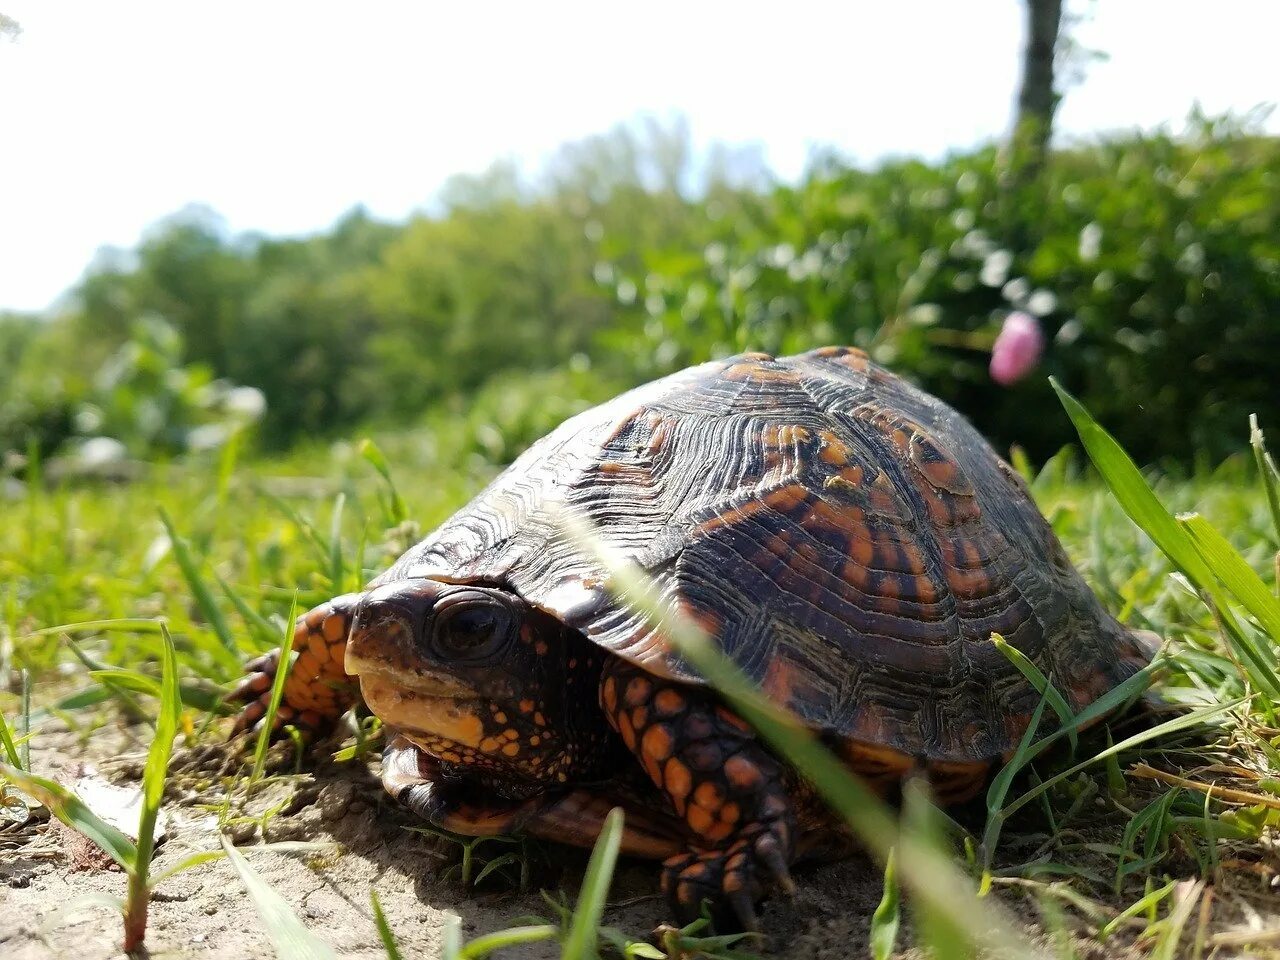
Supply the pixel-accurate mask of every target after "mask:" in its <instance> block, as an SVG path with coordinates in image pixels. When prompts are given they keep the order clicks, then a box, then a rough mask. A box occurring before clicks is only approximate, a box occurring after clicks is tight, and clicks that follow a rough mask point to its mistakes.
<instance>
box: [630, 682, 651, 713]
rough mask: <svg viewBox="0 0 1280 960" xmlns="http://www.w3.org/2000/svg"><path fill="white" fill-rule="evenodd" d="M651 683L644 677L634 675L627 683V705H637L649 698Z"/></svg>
mask: <svg viewBox="0 0 1280 960" xmlns="http://www.w3.org/2000/svg"><path fill="white" fill-rule="evenodd" d="M651 693H653V684H652V683H650V682H649V681H648V680H646V679H645V678H644V677H636V678H634V679H633V680H632V681H631V682H630V683H628V684H627V692H626V697H625V702H626V704H627V706H628V707H638V706H640V705H641V704H642V703H646V702H647V701H648V700H649V695H650V694H651Z"/></svg>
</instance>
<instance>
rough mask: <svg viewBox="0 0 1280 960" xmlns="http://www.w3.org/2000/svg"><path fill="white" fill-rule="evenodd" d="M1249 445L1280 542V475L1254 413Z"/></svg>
mask: <svg viewBox="0 0 1280 960" xmlns="http://www.w3.org/2000/svg"><path fill="white" fill-rule="evenodd" d="M1249 445H1250V446H1252V447H1253V459H1254V462H1256V463H1257V464H1258V477H1259V479H1261V480H1262V489H1263V491H1264V492H1265V493H1266V495H1267V507H1268V508H1269V509H1270V510H1271V523H1272V525H1273V526H1274V527H1275V528H1276V541H1277V542H1280V473H1278V472H1277V471H1276V464H1275V461H1274V460H1272V459H1271V454H1270V453H1268V452H1267V444H1266V440H1265V439H1264V438H1263V436H1262V428H1261V427H1260V426H1258V415H1257V414H1256V413H1251V414H1249Z"/></svg>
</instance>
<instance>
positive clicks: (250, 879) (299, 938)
mask: <svg viewBox="0 0 1280 960" xmlns="http://www.w3.org/2000/svg"><path fill="white" fill-rule="evenodd" d="M222 849H223V850H225V851H226V853H227V859H228V860H230V861H231V866H232V867H234V868H235V871H236V873H237V874H239V875H240V882H241V883H243V884H244V888H245V890H247V891H248V893H249V899H250V900H252V901H253V906H254V908H255V909H256V910H257V911H258V916H259V917H261V918H262V926H263V928H264V930H265V932H266V934H267V939H268V940H270V941H271V945H272V946H273V947H274V948H275V951H276V956H277V957H278V958H280V960H334V958H336V957H337V954H336V953H334V952H333V950H332V948H330V946H329V945H328V944H327V943H325V942H324V941H323V940H321V939H320V938H319V937H317V936H316V935H315V934H313V933H312V932H311V931H310V930H308V929H307V928H306V927H305V926H304V925H303V923H302V921H301V920H299V919H298V915H297V914H296V913H294V912H293V909H292V908H291V907H290V906H289V904H287V903H285V901H284V898H283V897H281V896H280V894H278V893H276V892H275V891H274V890H272V889H271V886H270V884H268V883H267V882H266V881H265V880H263V879H262V877H260V876H258V872H257V871H256V870H254V869H253V867H251V866H249V862H248V861H247V860H245V858H244V856H243V855H242V854H241V853H240V851H239V850H237V849H236V848H235V847H233V846H232V845H231V844H230V843H229V842H228V841H227V838H226V837H223V838H222Z"/></svg>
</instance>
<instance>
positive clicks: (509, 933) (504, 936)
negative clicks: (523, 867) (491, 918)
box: [458, 923, 596, 960]
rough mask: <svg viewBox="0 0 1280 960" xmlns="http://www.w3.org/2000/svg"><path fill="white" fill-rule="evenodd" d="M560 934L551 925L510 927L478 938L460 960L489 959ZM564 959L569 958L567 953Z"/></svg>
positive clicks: (469, 944)
mask: <svg viewBox="0 0 1280 960" xmlns="http://www.w3.org/2000/svg"><path fill="white" fill-rule="evenodd" d="M559 933H560V928H559V927H553V926H551V924H549V923H546V924H535V925H532V926H527V927H525V926H522V927H508V928H507V929H506V930H498V931H497V932H495V933H487V934H485V935H484V936H482V937H476V938H475V939H474V940H472V941H471V942H470V943H468V944H467V945H466V946H465V947H463V948H462V949H461V950H459V951H458V960H480V958H481V957H487V956H489V955H490V954H491V953H493V952H494V951H496V950H503V949H505V948H507V947H517V946H520V945H521V944H523V943H537V942H539V941H541V940H552V939H554V938H555V937H556V936H557V935H558V934H559ZM562 956H563V957H567V956H569V954H568V952H567V948H566V952H565V953H564V954H562ZM587 956H588V957H590V958H594V957H595V956H596V954H595V953H594V952H592V953H590V954H587Z"/></svg>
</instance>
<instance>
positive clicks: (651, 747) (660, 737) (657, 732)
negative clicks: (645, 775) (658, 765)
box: [640, 724, 674, 780]
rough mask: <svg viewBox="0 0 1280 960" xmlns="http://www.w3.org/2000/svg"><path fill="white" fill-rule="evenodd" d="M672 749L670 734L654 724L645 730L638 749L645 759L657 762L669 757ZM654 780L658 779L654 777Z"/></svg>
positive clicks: (665, 729)
mask: <svg viewBox="0 0 1280 960" xmlns="http://www.w3.org/2000/svg"><path fill="white" fill-rule="evenodd" d="M673 748H674V744H673V742H672V740H671V734H670V733H669V732H668V731H667V728H666V727H664V726H662V725H661V724H655V725H654V726H652V727H650V728H649V729H648V730H646V731H645V732H644V736H643V737H642V738H641V740H640V749H641V751H642V752H643V753H644V755H645V757H647V758H649V759H652V760H655V761H659V762H661V761H663V760H665V759H667V757H669V756H671V751H672V749H673ZM654 779H655V780H656V779H658V778H657V777H656V776H655V777H654Z"/></svg>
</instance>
